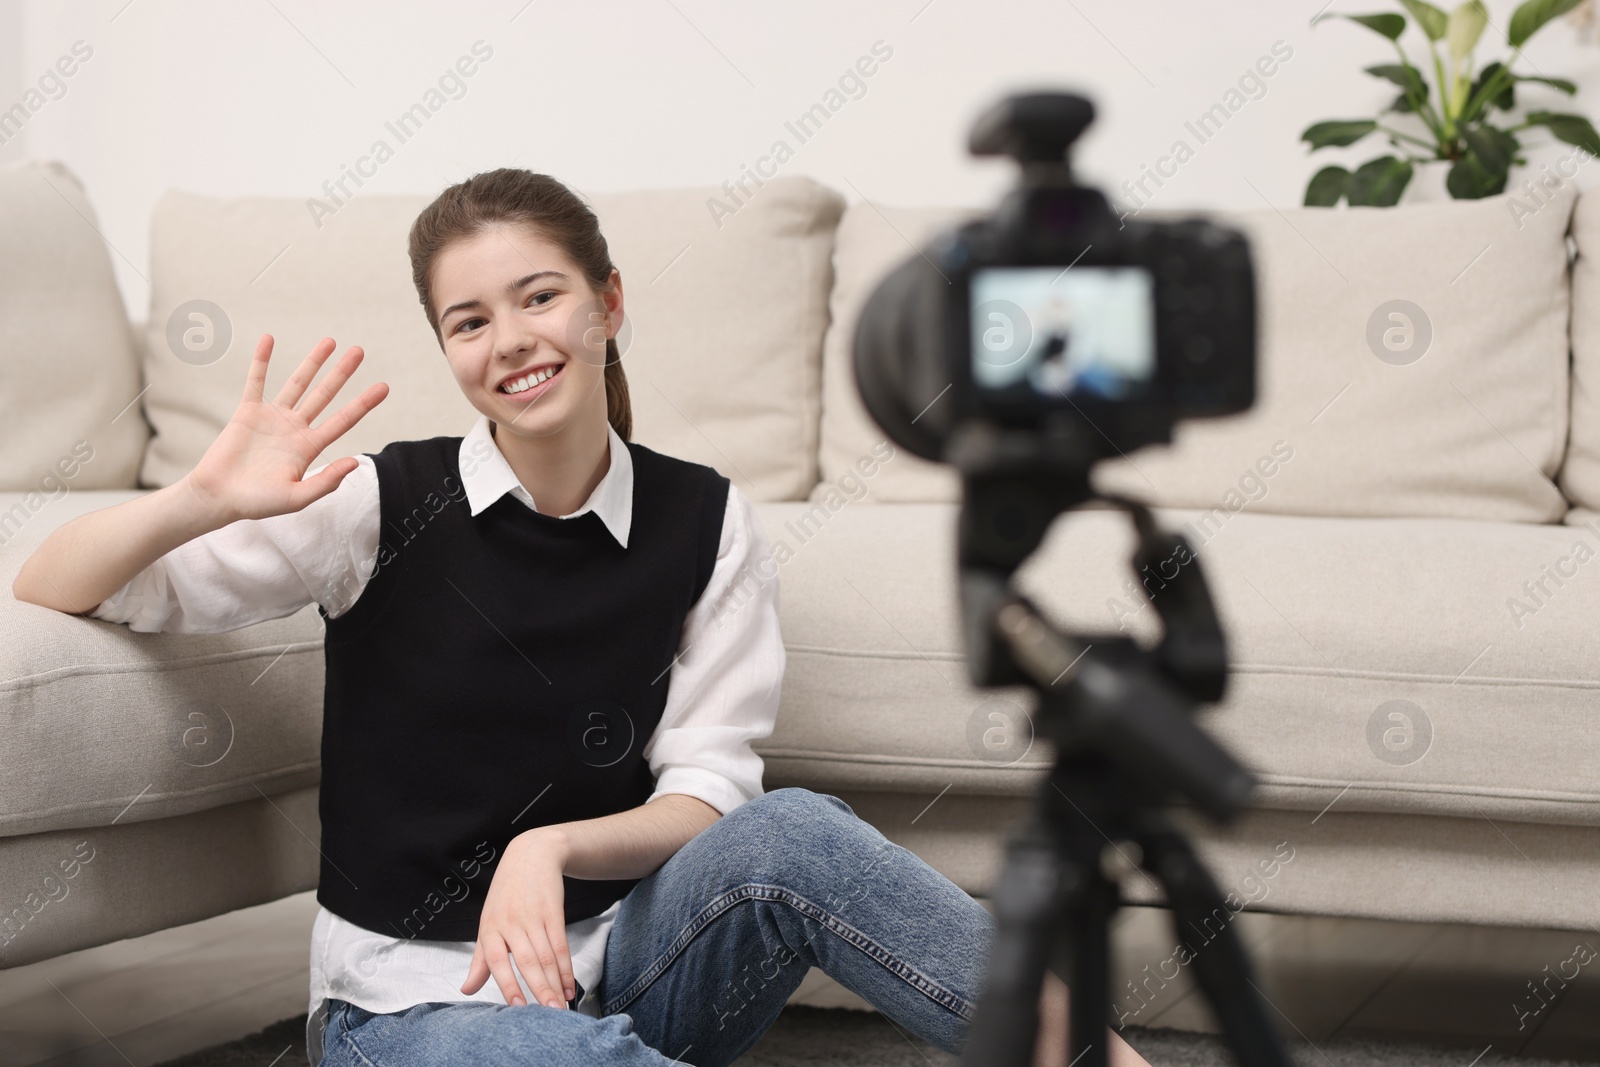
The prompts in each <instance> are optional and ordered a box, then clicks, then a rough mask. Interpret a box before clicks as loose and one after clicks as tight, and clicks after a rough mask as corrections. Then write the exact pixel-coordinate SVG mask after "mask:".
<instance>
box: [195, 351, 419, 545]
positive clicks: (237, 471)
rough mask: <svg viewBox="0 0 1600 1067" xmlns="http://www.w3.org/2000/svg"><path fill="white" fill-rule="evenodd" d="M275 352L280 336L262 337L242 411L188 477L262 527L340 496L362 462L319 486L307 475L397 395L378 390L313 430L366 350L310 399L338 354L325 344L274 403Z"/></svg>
mask: <svg viewBox="0 0 1600 1067" xmlns="http://www.w3.org/2000/svg"><path fill="white" fill-rule="evenodd" d="M272 345H273V340H272V335H271V334H262V335H261V340H260V341H259V342H258V343H257V344H256V353H255V358H254V359H253V360H252V361H251V363H250V371H249V374H248V375H247V376H246V379H245V386H244V396H243V398H242V399H241V400H240V402H239V408H238V410H237V411H235V412H234V413H233V418H232V419H230V420H229V421H228V425H227V426H225V427H223V429H222V432H221V433H220V434H218V435H217V439H216V440H215V441H213V442H212V443H211V447H210V448H208V449H207V450H206V454H205V455H204V456H202V457H201V459H200V462H199V463H198V464H196V465H195V468H194V470H192V471H190V472H189V474H188V478H189V481H190V483H191V485H192V486H193V487H194V489H195V491H196V492H197V493H199V494H200V495H201V496H203V497H204V498H206V499H207V500H208V501H210V502H211V503H212V504H213V505H214V506H215V507H216V508H217V509H218V510H219V512H220V513H221V514H224V515H227V516H229V517H230V518H231V519H261V518H266V517H268V516H270V515H282V514H285V513H287V512H292V511H299V510H300V509H301V508H303V507H305V506H306V505H307V504H309V503H311V502H312V501H313V500H317V499H318V498H320V497H323V496H326V495H327V494H328V493H331V492H333V491H334V490H335V489H337V488H338V487H339V483H340V482H341V481H343V480H344V476H345V475H347V474H349V473H350V472H351V471H353V470H355V469H356V466H357V463H356V460H355V459H354V457H351V456H345V457H343V458H341V459H336V460H334V461H333V462H332V463H330V464H328V465H327V466H326V467H325V468H324V469H323V470H321V471H319V472H318V473H317V474H316V476H315V477H312V478H306V477H305V473H306V471H307V469H309V468H310V466H311V462H312V460H314V459H316V458H317V456H319V455H321V454H322V451H323V449H325V448H327V447H328V445H330V444H332V443H333V442H334V441H336V440H338V439H339V438H340V437H341V436H342V435H343V434H344V432H345V431H346V430H348V429H350V427H352V426H354V425H355V424H356V423H357V422H359V421H360V420H361V418H362V417H363V416H364V415H366V413H367V412H369V411H371V410H372V409H373V408H375V407H377V406H378V404H379V403H380V402H381V401H382V400H383V399H384V397H386V396H388V395H389V386H388V385H387V384H385V383H384V382H378V383H376V384H374V385H370V386H368V387H367V388H366V389H365V390H364V391H363V392H362V393H361V395H360V396H357V397H356V398H355V399H353V400H351V401H349V402H348V403H346V404H345V405H344V407H342V408H340V409H339V410H338V411H336V412H334V413H333V414H332V415H330V416H329V417H328V418H327V419H325V420H323V423H322V425H320V426H315V427H313V426H312V425H311V421H312V420H313V419H315V418H316V417H317V416H318V415H320V414H321V413H322V410H323V409H324V408H325V407H327V406H328V404H329V402H330V401H332V400H333V398H334V397H335V396H336V395H337V394H338V392H339V390H340V389H342V388H343V387H344V384H345V382H347V381H349V379H350V375H352V374H354V373H355V370H356V367H358V366H359V365H360V363H361V358H362V355H363V353H362V351H361V348H360V347H359V346H354V345H353V346H351V347H350V348H349V349H348V350H347V351H346V352H345V354H344V356H343V358H341V359H340V360H339V362H338V363H337V364H336V365H335V366H334V368H333V370H332V371H331V372H330V373H329V374H328V375H327V376H326V377H324V378H323V379H322V381H321V382H319V383H318V384H317V386H316V388H314V389H312V390H311V392H310V393H307V392H306V387H307V386H308V385H310V383H311V380H312V379H313V378H315V377H316V375H317V371H318V370H319V369H320V368H321V367H322V364H323V362H324V361H326V360H327V358H328V356H329V355H330V354H331V353H332V352H333V350H334V348H335V347H336V346H335V344H334V342H333V339H332V338H323V339H322V340H321V341H319V342H317V345H316V347H314V348H312V350H311V354H310V355H308V356H306V358H305V361H304V362H303V363H301V364H300V366H299V367H298V368H297V369H296V370H295V372H294V374H292V375H290V377H289V380H288V381H286V382H285V383H284V384H283V388H282V389H280V390H279V391H278V395H277V396H276V397H275V398H274V399H272V400H267V399H265V398H264V396H263V393H264V391H265V386H266V381H267V362H268V360H269V358H270V357H271V355H272ZM302 397H304V400H302V399H301V398H302Z"/></svg>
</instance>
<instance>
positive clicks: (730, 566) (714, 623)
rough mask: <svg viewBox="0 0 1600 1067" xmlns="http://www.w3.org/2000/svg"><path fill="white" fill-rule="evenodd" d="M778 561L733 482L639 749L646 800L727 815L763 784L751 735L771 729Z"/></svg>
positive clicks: (779, 671)
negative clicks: (652, 724)
mask: <svg viewBox="0 0 1600 1067" xmlns="http://www.w3.org/2000/svg"><path fill="white" fill-rule="evenodd" d="M777 571H778V564H777V561H775V560H774V559H773V558H772V550H771V547H770V546H769V544H768V542H767V535H766V532H765V530H763V529H762V526H761V520H760V519H759V518H757V517H756V513H755V509H754V508H753V507H752V506H751V504H750V501H749V500H747V499H746V498H745V495H744V494H743V493H741V492H740V491H739V490H738V488H737V487H736V486H734V485H733V484H732V483H731V482H730V483H729V485H728V504H727V508H726V510H725V511H724V515H723V523H722V538H721V542H720V543H719V545H718V548H717V563H716V566H715V567H714V568H713V569H712V572H711V580H710V581H709V582H708V583H707V584H706V588H705V590H704V592H702V593H701V594H700V599H699V600H698V601H697V602H696V603H695V606H694V608H693V609H692V610H691V611H690V613H689V616H688V618H687V619H686V620H685V622H684V627H683V638H682V643H681V647H680V650H679V653H678V658H677V659H676V661H675V662H674V664H673V666H672V669H671V670H672V673H671V675H670V679H669V682H668V688H667V705H666V708H665V710H664V711H663V712H662V715H661V724H660V725H659V726H658V727H657V728H656V732H655V734H654V735H653V736H652V737H651V739H650V742H649V744H647V745H646V746H645V749H644V756H645V758H646V759H647V760H648V761H649V764H650V770H651V772H652V773H653V774H654V775H655V776H656V789H655V792H654V793H652V794H651V796H650V800H654V799H655V798H656V797H658V796H662V795H663V794H666V793H683V794H687V795H688V796H692V797H699V798H700V799H701V800H703V801H705V802H706V803H707V804H710V805H711V806H712V807H714V808H716V809H717V810H718V811H720V812H722V813H723V814H724V815H726V814H727V813H728V812H730V811H732V810H733V809H734V808H737V807H738V806H739V805H740V804H743V803H744V802H745V801H747V800H753V799H755V798H756V797H758V796H760V795H761V794H762V793H763V792H764V790H763V789H762V786H761V772H762V767H763V764H762V760H761V757H760V756H758V755H757V754H756V753H755V751H754V750H753V749H752V748H751V747H750V743H751V742H752V741H757V740H759V739H761V738H763V737H767V736H769V735H770V734H771V733H772V727H773V723H774V722H775V720H776V719H777V714H778V697H779V690H780V688H781V685H780V683H781V682H782V681H783V668H784V663H785V653H784V649H783V638H782V636H781V634H780V633H779V630H778V606H779V605H778V573H777ZM646 803H648V801H646Z"/></svg>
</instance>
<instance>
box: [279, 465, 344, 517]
mask: <svg viewBox="0 0 1600 1067" xmlns="http://www.w3.org/2000/svg"><path fill="white" fill-rule="evenodd" d="M360 465H361V463H360V461H358V460H356V459H355V458H353V457H351V456H344V457H342V458H340V459H336V460H334V461H333V462H332V463H330V464H328V465H327V466H326V467H324V468H323V469H322V470H320V471H318V472H317V473H316V474H315V475H313V476H312V477H310V478H302V479H301V480H300V483H299V485H297V486H296V487H295V488H294V489H292V490H290V494H291V505H292V509H293V510H294V511H299V510H300V509H301V508H303V507H305V506H306V505H307V504H309V503H311V502H312V501H313V500H321V499H322V498H323V497H325V496H327V495H328V494H329V493H331V492H333V491H334V490H335V489H337V488H339V483H340V482H342V481H344V478H345V475H347V474H349V473H350V472H351V471H353V470H355V469H356V468H357V467H359V466H360Z"/></svg>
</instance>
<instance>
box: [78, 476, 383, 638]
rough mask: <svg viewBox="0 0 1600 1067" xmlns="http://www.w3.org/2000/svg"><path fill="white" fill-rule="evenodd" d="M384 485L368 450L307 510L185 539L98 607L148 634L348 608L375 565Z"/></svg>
mask: <svg viewBox="0 0 1600 1067" xmlns="http://www.w3.org/2000/svg"><path fill="white" fill-rule="evenodd" d="M324 466H326V464H324ZM322 469H323V468H322V467H316V468H314V469H312V470H310V471H307V472H306V477H311V476H313V475H315V474H317V473H319V472H320V471H321V470H322ZM377 493H378V478H377V468H376V467H375V466H374V465H373V462H372V459H371V457H370V456H367V455H362V456H359V457H358V458H357V466H356V469H355V470H353V471H351V472H350V473H349V474H347V475H345V476H344V478H343V479H342V480H341V481H340V482H339V485H338V487H337V488H336V489H334V491H333V492H331V493H328V494H326V495H324V496H321V497H318V498H317V499H316V500H314V501H312V502H311V503H310V504H308V505H306V506H305V507H304V508H302V509H300V510H299V511H296V512H289V513H286V514H283V515H273V516H270V517H268V518H265V519H240V520H239V521H237V522H232V523H229V524H228V525H227V526H224V527H222V528H221V529H217V530H213V531H211V532H210V533H207V534H204V535H202V536H200V537H196V538H194V539H192V540H189V541H186V542H184V543H183V544H181V545H179V546H178V547H177V548H174V549H173V550H172V551H170V552H168V553H167V554H166V555H164V556H162V557H160V558H159V559H157V560H155V561H154V562H152V563H151V564H150V565H149V566H148V567H146V568H145V569H144V570H142V571H140V572H139V573H138V574H136V575H134V576H133V578H132V579H131V580H130V581H129V582H128V583H127V584H126V585H124V586H123V587H122V588H121V589H118V590H117V591H116V592H115V593H113V594H111V595H110V596H109V597H107V598H106V599H104V600H102V601H101V602H100V603H99V604H98V605H96V606H95V608H94V609H93V610H92V611H90V612H89V615H90V616H91V617H93V618H96V619H102V620H104V621H106V622H116V623H124V624H126V625H127V626H128V628H129V629H131V630H136V631H140V632H145V633H156V632H166V633H187V634H202V633H222V632H225V631H228V630H237V629H240V628H241V627H245V626H249V625H252V624H253V623H257V622H264V621H266V620H268V619H279V618H283V617H284V616H286V615H293V614H294V613H295V612H297V611H299V610H300V609H301V608H304V607H305V606H306V605H307V604H310V603H313V602H316V603H319V604H321V605H322V606H323V607H324V608H326V609H327V610H328V613H329V615H330V617H331V616H336V615H338V614H340V613H342V612H343V611H345V610H348V608H349V606H350V604H351V603H353V601H354V598H355V596H357V595H359V592H360V589H361V588H362V586H363V585H364V582H365V577H366V575H367V572H368V571H369V570H370V569H371V564H372V561H373V560H372V557H373V556H374V554H375V545H376V542H377V538H378V513H377V506H378V504H377Z"/></svg>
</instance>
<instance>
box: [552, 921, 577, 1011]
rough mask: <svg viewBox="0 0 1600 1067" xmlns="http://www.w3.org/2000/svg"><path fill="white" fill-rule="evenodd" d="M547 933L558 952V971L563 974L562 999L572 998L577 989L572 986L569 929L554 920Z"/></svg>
mask: <svg viewBox="0 0 1600 1067" xmlns="http://www.w3.org/2000/svg"><path fill="white" fill-rule="evenodd" d="M545 933H546V934H547V935H549V938H550V948H551V949H552V950H554V951H555V954H556V971H557V973H558V974H560V976H561V993H562V999H563V1001H567V1000H571V999H572V996H573V994H574V993H575V992H576V990H575V989H574V988H573V986H572V953H571V952H570V951H568V948H567V929H566V927H564V926H562V925H560V924H559V923H558V922H556V921H554V920H552V921H551V923H550V925H549V926H548V927H546V928H545Z"/></svg>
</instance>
